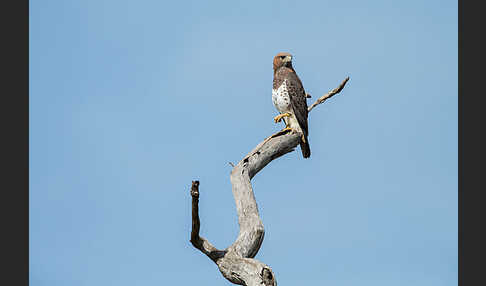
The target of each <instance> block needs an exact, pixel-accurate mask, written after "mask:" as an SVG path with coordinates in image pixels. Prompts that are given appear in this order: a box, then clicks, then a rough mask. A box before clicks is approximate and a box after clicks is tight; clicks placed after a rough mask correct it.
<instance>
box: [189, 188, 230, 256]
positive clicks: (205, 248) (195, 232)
mask: <svg viewBox="0 0 486 286" xmlns="http://www.w3.org/2000/svg"><path fill="white" fill-rule="evenodd" d="M191 196H192V231H191V243H192V245H194V247H195V248H197V249H199V250H200V251H201V252H202V253H204V254H206V255H207V256H208V257H209V258H211V260H213V261H214V262H217V260H218V259H219V258H221V257H223V256H224V251H221V250H218V249H216V248H215V247H214V246H213V245H212V244H211V243H210V242H209V241H208V240H207V239H205V238H203V237H200V236H199V228H200V221H199V181H192V186H191Z"/></svg>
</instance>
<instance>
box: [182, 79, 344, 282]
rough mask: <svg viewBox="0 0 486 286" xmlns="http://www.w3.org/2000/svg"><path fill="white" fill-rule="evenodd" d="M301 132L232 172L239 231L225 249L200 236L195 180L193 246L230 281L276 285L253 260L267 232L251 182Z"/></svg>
mask: <svg viewBox="0 0 486 286" xmlns="http://www.w3.org/2000/svg"><path fill="white" fill-rule="evenodd" d="M348 80H349V77H347V78H346V79H345V80H344V81H343V82H342V83H341V84H340V85H339V87H337V88H335V89H333V90H331V91H330V92H328V93H326V94H325V95H323V96H322V97H320V98H319V99H317V101H316V102H315V103H313V104H312V105H311V106H310V107H309V108H308V110H309V112H310V111H311V110H312V109H313V108H314V107H315V106H317V105H319V104H321V103H323V102H324V101H325V100H327V99H328V98H330V97H332V96H333V95H335V94H337V93H339V92H340V91H341V90H342V89H343V88H344V86H345V85H346V82H347V81H348ZM301 135H302V134H299V133H288V132H277V133H275V134H273V135H272V136H270V137H267V138H266V139H265V140H263V141H262V142H261V143H260V144H258V145H257V146H256V147H255V148H254V149H253V150H252V151H251V152H250V153H248V155H246V156H245V157H244V158H243V159H242V160H241V161H240V162H238V164H236V165H235V166H234V167H233V170H232V171H231V175H230V180H231V185H232V191H233V196H234V199H235V203H236V211H237V214H238V224H239V226H240V232H239V234H238V237H237V238H236V241H235V242H234V243H233V244H232V245H231V246H229V247H228V248H226V249H225V250H218V249H217V248H215V247H214V246H213V245H212V244H211V243H210V242H209V241H208V240H206V239H205V238H202V237H200V236H199V229H200V221H199V207H198V203H199V181H193V182H192V186H191V196H192V231H191V243H192V245H193V246H194V247H195V248H197V249H199V250H200V251H201V252H203V253H204V254H206V255H207V256H208V257H209V258H210V259H211V260H212V261H214V262H215V263H216V265H217V266H218V268H219V270H220V272H221V274H223V276H224V277H225V278H226V279H228V280H229V281H230V282H232V283H234V284H239V285H246V286H262V285H263V286H276V285H277V281H276V279H275V275H274V273H273V271H272V269H271V268H270V267H269V266H268V265H266V264H264V263H262V262H260V261H258V260H256V259H254V257H255V255H256V254H257V253H258V250H259V249H260V246H261V244H262V241H263V237H264V234H265V230H264V227H263V223H262V221H261V219H260V216H259V214H258V206H257V203H256V200H255V196H254V194H253V189H252V186H251V182H250V181H251V179H252V178H253V177H254V176H255V175H256V174H257V173H258V172H259V171H260V170H262V169H263V168H264V167H265V166H266V165H267V164H268V163H270V162H271V161H273V160H275V159H277V158H278V157H280V156H283V155H285V154H287V153H289V152H292V151H293V150H294V149H295V147H297V145H299V143H300V140H301Z"/></svg>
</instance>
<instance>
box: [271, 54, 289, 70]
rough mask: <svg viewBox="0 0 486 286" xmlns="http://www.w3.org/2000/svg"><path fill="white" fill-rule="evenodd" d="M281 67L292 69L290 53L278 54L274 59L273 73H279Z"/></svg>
mask: <svg viewBox="0 0 486 286" xmlns="http://www.w3.org/2000/svg"><path fill="white" fill-rule="evenodd" d="M280 67H288V68H292V55H291V54H289V53H278V54H277V55H276V56H275V57H274V58H273V71H274V72H275V71H277V70H278V69H279V68H280Z"/></svg>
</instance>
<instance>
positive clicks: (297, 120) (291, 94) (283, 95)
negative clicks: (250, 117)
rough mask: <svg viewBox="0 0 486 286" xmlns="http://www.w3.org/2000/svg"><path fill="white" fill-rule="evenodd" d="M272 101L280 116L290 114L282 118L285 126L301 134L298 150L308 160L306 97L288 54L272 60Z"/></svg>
mask: <svg viewBox="0 0 486 286" xmlns="http://www.w3.org/2000/svg"><path fill="white" fill-rule="evenodd" d="M272 101H273V104H274V105H275V107H276V108H277V110H278V111H279V112H280V114H285V113H288V114H290V115H289V116H285V117H282V118H283V119H284V121H285V124H286V126H287V127H290V128H291V129H294V130H296V131H298V132H301V133H302V134H303V138H302V141H301V143H300V148H301V150H302V155H303V156H304V158H309V157H310V147H309V140H307V137H308V135H309V131H308V124H307V116H308V111H307V96H306V93H305V90H304V87H303V86H302V82H301V81H300V79H299V77H298V76H297V73H296V72H295V70H294V68H293V67H292V55H290V54H289V53H278V54H277V55H276V56H275V57H274V58H273V89H272Z"/></svg>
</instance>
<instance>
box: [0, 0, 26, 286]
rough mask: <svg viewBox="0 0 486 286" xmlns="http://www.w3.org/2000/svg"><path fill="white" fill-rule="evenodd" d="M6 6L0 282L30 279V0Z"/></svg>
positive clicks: (4, 21) (3, 46)
mask: <svg viewBox="0 0 486 286" xmlns="http://www.w3.org/2000/svg"><path fill="white" fill-rule="evenodd" d="M1 10H2V12H3V13H2V17H1V20H0V23H1V26H2V30H3V33H2V38H1V39H2V41H1V43H2V44H1V45H0V46H2V48H3V49H2V69H3V71H4V73H3V76H2V79H3V80H2V81H1V82H2V87H3V88H2V91H3V92H2V97H1V101H0V102H1V106H2V112H1V113H0V114H1V115H0V118H1V122H2V127H3V128H2V132H1V134H2V136H1V139H2V140H0V141H1V142H2V143H3V144H2V151H3V152H2V153H3V159H4V160H2V165H3V167H4V168H3V171H2V173H1V174H2V176H1V181H2V188H1V192H0V194H1V200H0V201H1V202H2V208H1V211H0V213H1V216H2V219H3V223H2V231H1V232H0V234H1V237H2V238H3V239H2V246H3V247H2V248H3V249H2V255H1V257H2V262H4V263H3V265H4V266H3V267H2V271H1V272H2V275H1V277H0V281H1V282H0V283H2V284H5V285H29V1H27V0H17V1H5V2H3V5H2V9H1ZM10 281H11V283H9V282H10Z"/></svg>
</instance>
